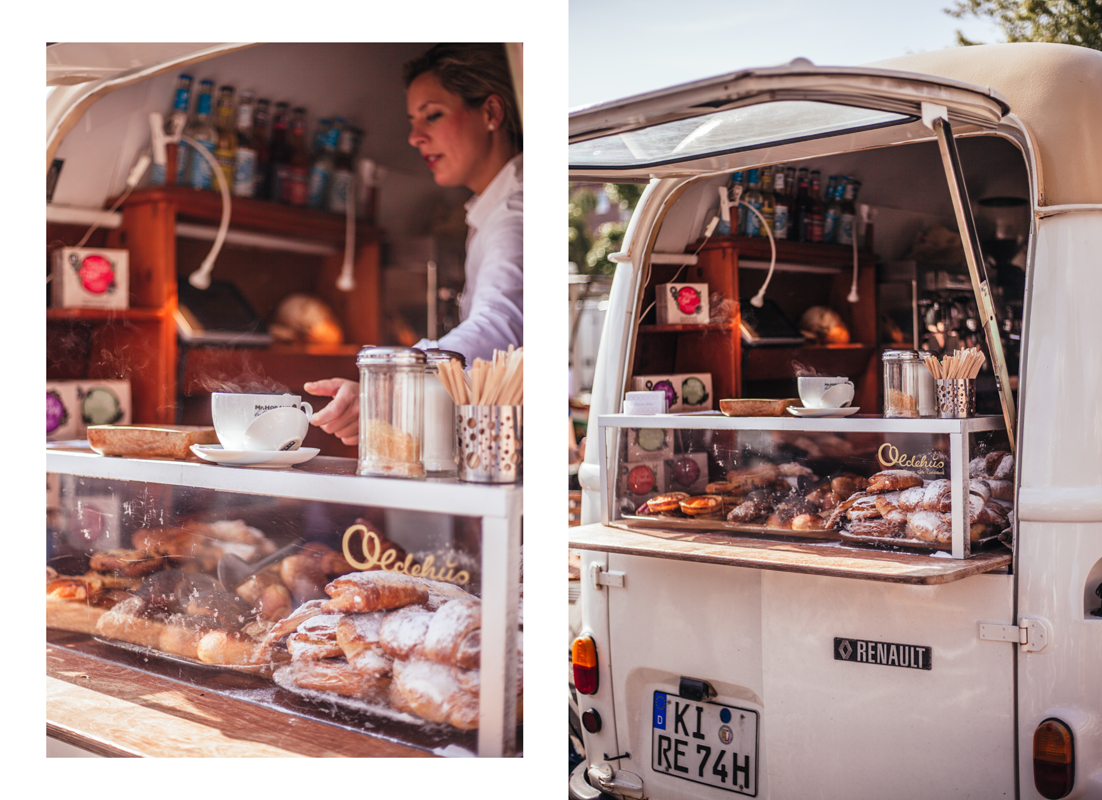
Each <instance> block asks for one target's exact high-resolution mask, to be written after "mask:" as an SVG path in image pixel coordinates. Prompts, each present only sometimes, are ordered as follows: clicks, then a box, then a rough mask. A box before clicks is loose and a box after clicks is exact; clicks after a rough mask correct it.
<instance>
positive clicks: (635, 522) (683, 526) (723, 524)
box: [620, 515, 840, 542]
mask: <svg viewBox="0 0 1102 800" xmlns="http://www.w3.org/2000/svg"><path fill="white" fill-rule="evenodd" d="M620 521H621V522H622V523H623V524H624V525H626V526H627V527H629V528H646V529H650V530H667V531H692V532H703V531H709V532H712V533H731V534H738V535H740V536H746V535H750V536H771V537H784V538H791V539H811V540H814V541H816V542H837V541H839V540H840V532H839V531H837V530H834V529H823V530H817V531H814V530H812V531H796V530H792V529H791V528H770V527H768V526H766V525H747V524H746V523H740V522H728V521H727V520H725V519H694V518H690V517H662V516H633V515H625V516H623V517H622V518H621V519H620Z"/></svg>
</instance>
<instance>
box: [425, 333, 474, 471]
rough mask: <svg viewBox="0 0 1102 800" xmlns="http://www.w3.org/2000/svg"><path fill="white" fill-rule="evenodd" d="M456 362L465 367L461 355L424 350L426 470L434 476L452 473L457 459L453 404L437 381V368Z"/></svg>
mask: <svg viewBox="0 0 1102 800" xmlns="http://www.w3.org/2000/svg"><path fill="white" fill-rule="evenodd" d="M451 361H456V362H458V364H459V367H460V369H463V368H465V367H466V366H467V364H466V361H465V360H464V358H463V356H462V355H461V354H460V353H456V352H453V351H451V350H440V349H436V348H434V349H431V350H426V351H425V455H424V464H425V471H426V472H428V473H430V474H433V475H446V474H455V472H456V469H457V466H456V461H457V459H458V457H459V444H458V436H457V433H456V415H455V401H454V400H452V397H451V395H450V394H449V393H448V390H447V388H446V387H445V386H444V384H443V383H442V382H441V380H440V365H441V364H445V363H447V362H451Z"/></svg>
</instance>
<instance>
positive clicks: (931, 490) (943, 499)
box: [922, 478, 953, 512]
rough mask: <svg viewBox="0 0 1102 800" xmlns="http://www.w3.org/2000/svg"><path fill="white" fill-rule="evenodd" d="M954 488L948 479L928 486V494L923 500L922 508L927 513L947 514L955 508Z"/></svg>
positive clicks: (941, 479)
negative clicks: (939, 512)
mask: <svg viewBox="0 0 1102 800" xmlns="http://www.w3.org/2000/svg"><path fill="white" fill-rule="evenodd" d="M952 490H953V486H952V484H951V483H950V482H949V480H948V479H947V478H938V479H937V480H936V481H930V483H928V484H927V485H926V493H925V495H924V496H923V498H922V508H923V510H925V511H941V512H947V511H949V510H950V509H951V508H952V507H953V491H952Z"/></svg>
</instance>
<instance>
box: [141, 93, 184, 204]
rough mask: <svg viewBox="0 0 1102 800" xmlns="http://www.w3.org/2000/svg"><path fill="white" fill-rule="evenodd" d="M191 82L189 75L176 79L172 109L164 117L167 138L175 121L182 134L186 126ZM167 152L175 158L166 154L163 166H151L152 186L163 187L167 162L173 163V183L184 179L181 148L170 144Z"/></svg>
mask: <svg viewBox="0 0 1102 800" xmlns="http://www.w3.org/2000/svg"><path fill="white" fill-rule="evenodd" d="M191 81H192V78H191V76H190V75H183V74H182V75H180V76H179V77H178V78H177V79H176V92H175V93H174V94H173V98H172V109H171V110H170V111H169V112H168V114H166V115H165V133H166V134H168V135H169V136H171V135H172V131H173V127H174V125H175V124H176V120H181V121H182V122H181V123H180V128H179V129H180V131H181V132H183V129H184V126H185V125H187V112H188V106H189V105H190V103H191ZM165 149H166V150H168V151H169V152H175V153H176V156H175V158H172V157H171V156H168V155H167V154H166V160H165V163H164V164H157V163H154V164H153V171H152V173H150V176H149V182H150V183H151V184H153V185H154V186H163V185H164V182H165V170H166V169H167V167H168V163H169V161H174V162H175V165H176V167H175V171H174V173H173V182H174V183H181V182H182V181H183V178H184V165H183V160H184V159H183V155H184V152H183V148H181V147H179V146H177V145H176V144H175V143H174V142H170V143H169V144H167V145H166V147H165Z"/></svg>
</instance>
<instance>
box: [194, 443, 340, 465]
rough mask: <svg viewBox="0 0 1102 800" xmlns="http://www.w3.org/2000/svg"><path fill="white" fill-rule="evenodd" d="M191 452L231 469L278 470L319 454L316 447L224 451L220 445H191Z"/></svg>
mask: <svg viewBox="0 0 1102 800" xmlns="http://www.w3.org/2000/svg"><path fill="white" fill-rule="evenodd" d="M191 452H193V453H195V455H197V456H199V458H201V459H203V460H204V461H210V462H212V463H214V464H225V465H227V466H231V467H267V468H269V469H280V468H282V467H291V466H294V465H295V464H301V463H302V462H304V461H309V460H310V459H311V458H313V457H314V456H316V455H317V454H318V453H320V452H321V450H319V449H318V448H316V447H300V448H299V449H298V450H286V451H281V450H226V449H225V448H224V447H222V445H220V444H193V445H192V446H191Z"/></svg>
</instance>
